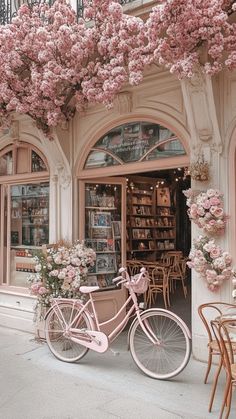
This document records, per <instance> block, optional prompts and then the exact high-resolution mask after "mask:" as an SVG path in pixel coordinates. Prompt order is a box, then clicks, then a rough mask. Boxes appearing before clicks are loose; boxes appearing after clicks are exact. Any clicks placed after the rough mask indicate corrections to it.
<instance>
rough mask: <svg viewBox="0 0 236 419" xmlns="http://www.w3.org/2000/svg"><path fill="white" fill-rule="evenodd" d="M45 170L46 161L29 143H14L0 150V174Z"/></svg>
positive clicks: (46, 169) (46, 168)
mask: <svg viewBox="0 0 236 419" xmlns="http://www.w3.org/2000/svg"><path fill="white" fill-rule="evenodd" d="M46 171H48V167H47V164H46V161H45V160H44V158H43V156H42V155H40V152H39V151H36V150H35V149H34V147H32V146H31V145H30V144H27V143H19V144H18V143H14V144H12V145H11V146H8V147H7V148H6V149H5V150H2V151H1V152H0V176H7V175H16V174H23V173H30V172H46Z"/></svg>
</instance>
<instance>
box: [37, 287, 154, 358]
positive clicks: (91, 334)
mask: <svg viewBox="0 0 236 419" xmlns="http://www.w3.org/2000/svg"><path fill="white" fill-rule="evenodd" d="M129 293H130V295H129V297H128V298H127V299H126V301H125V303H124V304H123V305H122V307H121V308H120V310H119V311H118V313H117V314H116V315H115V316H113V317H111V318H110V319H109V320H107V321H105V322H102V323H99V320H98V316H97V312H96V308H95V304H94V299H93V295H92V293H89V300H88V301H87V302H86V303H85V304H82V303H80V302H78V300H73V307H74V306H75V305H77V306H78V305H79V307H80V310H79V312H78V314H77V315H76V316H75V318H74V319H73V320H72V319H71V318H70V320H69V322H68V323H67V322H66V321H65V319H64V317H63V314H62V312H61V310H60V303H62V302H66V303H67V304H68V303H69V301H68V299H55V300H54V304H53V306H52V307H51V309H50V310H49V311H48V313H47V314H46V316H45V319H46V317H47V315H48V314H49V312H51V311H52V310H54V311H56V313H57V317H58V319H59V321H60V323H61V325H63V326H64V327H65V329H66V332H65V334H66V336H68V338H69V339H71V340H72V341H74V342H76V343H79V344H81V345H84V346H86V347H88V348H90V349H93V350H95V351H97V352H105V351H106V350H107V348H108V346H109V344H110V343H112V342H113V341H114V340H115V339H116V338H117V337H118V336H119V334H120V333H121V332H122V331H123V330H124V328H125V326H126V324H127V322H128V320H129V318H130V317H131V316H132V314H133V313H134V312H135V315H136V318H137V319H138V321H139V323H140V326H141V328H142V329H143V331H144V333H145V334H146V335H147V336H148V338H149V339H150V341H151V342H152V343H154V344H159V343H160V342H159V340H158V339H157V337H156V336H155V335H154V334H153V332H152V330H151V329H150V327H149V325H148V324H146V322H145V323H144V322H143V321H142V318H141V314H140V308H139V305H138V302H137V297H136V294H135V293H134V291H133V290H132V288H129ZM131 301H132V302H133V304H132V305H131V307H130V308H129V310H128V311H127V313H126V315H125V317H124V318H123V319H122V321H121V322H120V323H119V324H118V325H117V327H116V328H115V329H114V330H113V331H112V332H111V333H110V334H109V335H108V336H107V335H106V334H105V333H103V332H102V331H101V328H102V327H103V326H106V325H109V324H112V322H114V321H116V320H117V318H118V317H119V315H120V314H121V313H122V311H123V310H124V309H126V308H127V306H128V304H129V303H130V302H131ZM89 306H91V309H89ZM72 312H73V310H72ZM72 312H71V315H72ZM58 313H59V314H58ZM82 313H85V314H87V316H89V318H90V319H92V321H93V326H94V328H93V329H91V330H88V329H86V330H85V329H78V328H76V327H73V326H75V324H76V323H77V321H78V320H79V318H80V316H81V314H82Z"/></svg>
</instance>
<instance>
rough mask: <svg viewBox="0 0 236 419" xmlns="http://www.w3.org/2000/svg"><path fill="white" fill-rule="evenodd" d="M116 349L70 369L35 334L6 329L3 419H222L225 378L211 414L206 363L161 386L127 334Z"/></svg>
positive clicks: (1, 334) (235, 407) (1, 340)
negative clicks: (138, 361) (131, 348)
mask: <svg viewBox="0 0 236 419" xmlns="http://www.w3.org/2000/svg"><path fill="white" fill-rule="evenodd" d="M112 348H113V351H114V352H111V351H108V352H107V353H106V354H103V355H101V354H97V353H93V352H92V351H90V352H89V353H88V354H87V355H86V356H85V357H84V358H83V359H82V360H81V362H80V363H77V364H68V363H63V362H61V361H59V360H57V359H56V358H55V357H54V356H53V355H52V354H51V353H50V351H49V349H48V348H47V345H46V344H45V343H42V342H37V341H35V339H34V337H33V336H32V335H30V334H27V333H24V332H19V331H16V330H9V329H6V328H0V353H1V356H0V371H1V379H0V419H95V418H96V419H115V418H118V419H180V418H181V419H216V418H217V419H218V417H219V409H220V405H221V401H222V395H223V389H224V374H222V375H221V378H220V383H219V386H218V390H217V395H216V401H215V404H214V409H213V412H212V413H211V414H209V413H208V411H207V406H208V401H209V395H210V391H211V384H207V385H204V384H203V377H204V373H205V369H206V365H205V364H203V363H200V362H197V361H195V360H191V361H190V363H189V365H188V366H187V368H186V369H185V370H184V371H183V372H182V373H181V374H180V375H179V376H178V377H175V378H174V379H172V380H171V381H158V380H154V379H151V378H149V377H147V376H145V375H143V374H142V373H141V372H140V371H139V370H138V369H137V367H136V366H135V364H134V363H133V361H132V358H131V356H130V354H129V352H128V351H127V344H126V334H125V333H123V334H122V336H121V337H120V338H119V340H118V341H116V342H115V344H113V347H112ZM114 353H115V355H114ZM212 375H213V374H212ZM235 417H236V400H235V396H234V398H233V401H232V410H231V415H230V418H232V419H233V418H235Z"/></svg>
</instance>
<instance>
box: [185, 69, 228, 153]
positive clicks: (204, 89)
mask: <svg viewBox="0 0 236 419" xmlns="http://www.w3.org/2000/svg"><path fill="white" fill-rule="evenodd" d="M181 87H182V92H183V98H184V104H185V109H186V113H187V119H188V124H189V128H190V134H191V139H192V149H193V154H195V156H196V155H199V154H200V152H202V149H204V147H205V146H203V144H204V143H205V144H207V145H208V147H210V148H211V150H213V151H215V152H217V153H221V152H222V147H223V143H222V138H221V134H220V130H219V124H218V119H217V113H216V106H215V101H214V94H213V88H212V80H211V78H210V77H209V76H205V75H204V74H202V73H200V71H198V72H197V73H196V75H195V76H194V77H193V78H192V79H190V80H186V79H185V80H182V82H181ZM209 157H210V156H209ZM207 160H208V159H207Z"/></svg>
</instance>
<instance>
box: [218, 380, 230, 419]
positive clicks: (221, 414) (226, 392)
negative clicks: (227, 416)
mask: <svg viewBox="0 0 236 419" xmlns="http://www.w3.org/2000/svg"><path fill="white" fill-rule="evenodd" d="M230 384H231V383H230V378H228V379H227V381H226V386H225V392H224V399H223V403H222V406H221V411H220V417H219V419H222V417H223V413H224V409H225V406H226V403H227V399H228V395H229V390H230ZM227 411H228V409H227Z"/></svg>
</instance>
